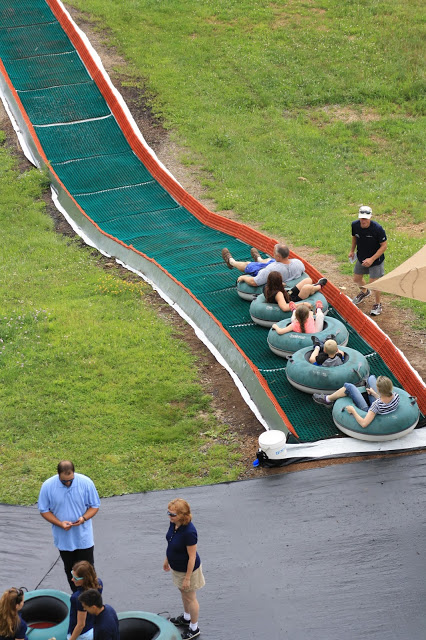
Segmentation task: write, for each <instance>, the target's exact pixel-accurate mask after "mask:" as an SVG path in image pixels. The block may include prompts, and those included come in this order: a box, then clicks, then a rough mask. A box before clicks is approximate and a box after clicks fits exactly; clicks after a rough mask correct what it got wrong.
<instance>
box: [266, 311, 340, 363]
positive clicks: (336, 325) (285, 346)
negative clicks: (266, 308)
mask: <svg viewBox="0 0 426 640" xmlns="http://www.w3.org/2000/svg"><path fill="white" fill-rule="evenodd" d="M288 324H290V320H282V321H281V322H279V323H278V326H279V327H286V326H287V325H288ZM330 333H334V335H335V336H336V342H337V344H338V345H339V346H344V345H346V344H347V343H348V340H349V332H348V330H347V328H346V327H345V325H344V324H343V322H340V320H336V319H335V318H329V317H328V316H327V317H326V318H325V319H324V328H323V330H322V331H319V332H318V333H296V332H295V331H289V333H284V334H283V335H279V334H278V333H277V332H276V331H275V330H273V329H270V330H269V333H268V346H269V348H270V350H271V351H272V352H273V353H275V354H276V355H277V356H281V357H282V358H286V357H287V356H290V355H292V354H293V353H295V352H296V351H299V349H304V348H305V347H308V346H310V347H312V336H317V337H318V338H319V339H320V340H322V341H324V340H325V339H326V337H327V336H328V335H329V334H330Z"/></svg>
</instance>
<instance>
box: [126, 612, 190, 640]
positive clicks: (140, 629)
mask: <svg viewBox="0 0 426 640" xmlns="http://www.w3.org/2000/svg"><path fill="white" fill-rule="evenodd" d="M117 617H118V624H119V628H120V640H178V638H180V633H178V631H177V629H176V627H175V626H174V624H172V623H171V622H170V621H169V620H166V618H163V617H162V616H158V615H156V614H155V613H150V612H148V611H125V612H123V613H119V614H117Z"/></svg>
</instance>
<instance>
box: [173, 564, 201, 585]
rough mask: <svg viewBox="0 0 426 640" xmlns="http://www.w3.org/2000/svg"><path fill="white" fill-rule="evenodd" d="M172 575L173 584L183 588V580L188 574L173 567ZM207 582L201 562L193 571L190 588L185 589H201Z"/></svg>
mask: <svg viewBox="0 0 426 640" xmlns="http://www.w3.org/2000/svg"><path fill="white" fill-rule="evenodd" d="M172 576H173V584H174V585H175V586H176V587H177V588H178V589H182V582H183V579H184V577H185V576H186V573H185V572H184V571H175V570H174V569H172ZM205 584H206V581H205V580H204V576H203V569H202V566H201V564H200V566H199V567H198V569H195V571H193V572H192V574H191V580H190V582H189V589H185V591H197V590H198V589H201V587H204V585H205Z"/></svg>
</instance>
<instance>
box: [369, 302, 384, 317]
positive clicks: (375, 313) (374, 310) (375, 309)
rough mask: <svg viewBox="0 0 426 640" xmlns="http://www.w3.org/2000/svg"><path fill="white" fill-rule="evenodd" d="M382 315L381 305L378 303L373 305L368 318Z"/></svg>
mask: <svg viewBox="0 0 426 640" xmlns="http://www.w3.org/2000/svg"><path fill="white" fill-rule="evenodd" d="M381 313H382V305H381V304H380V302H378V303H377V304H374V305H373V308H372V309H371V311H370V316H379V315H380V314H381Z"/></svg>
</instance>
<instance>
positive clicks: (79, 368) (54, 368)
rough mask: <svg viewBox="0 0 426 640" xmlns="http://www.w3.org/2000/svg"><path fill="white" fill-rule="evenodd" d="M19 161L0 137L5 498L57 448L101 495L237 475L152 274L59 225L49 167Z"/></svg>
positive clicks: (0, 436) (30, 495)
mask: <svg viewBox="0 0 426 640" xmlns="http://www.w3.org/2000/svg"><path fill="white" fill-rule="evenodd" d="M0 135H1V134H0ZM0 140H3V138H0ZM13 165H14V162H13V159H12V158H11V156H10V155H9V154H8V153H7V152H6V150H5V149H4V147H2V146H0V192H1V199H0V226H1V229H2V264H1V279H0V297H1V300H2V305H1V314H0V406H1V407H2V410H1V412H0V475H1V482H0V502H12V503H20V504H29V503H33V502H34V501H35V500H36V499H37V495H38V490H39V487H40V483H41V482H42V481H43V480H44V479H46V477H48V476H50V475H53V474H54V472H55V467H56V464H57V462H58V460H59V459H61V458H71V459H73V460H75V462H76V464H77V466H78V469H77V470H78V471H80V472H82V473H87V474H88V475H90V476H91V477H93V478H94V479H96V485H97V487H98V489H99V491H100V493H101V494H102V495H103V496H107V495H112V494H120V493H129V492H137V491H149V490H152V489H161V488H166V487H167V488H170V487H181V486H186V485H193V484H205V483H211V482H220V481H225V480H233V479H235V478H236V477H237V475H238V471H239V467H238V455H237V454H236V452H235V450H234V447H233V445H232V443H229V442H228V443H227V444H225V443H226V441H227V440H229V434H224V433H223V431H224V427H223V426H222V425H220V424H219V423H218V422H217V421H216V419H215V418H214V416H213V414H212V412H211V409H210V396H207V395H205V394H204V392H203V389H202V387H201V385H200V384H199V383H198V381H197V370H196V362H195V361H194V356H192V355H191V354H190V353H189V350H188V348H187V347H186V345H185V343H184V342H182V341H181V340H179V337H178V336H177V335H176V329H173V328H172V327H170V326H169V325H168V324H167V323H166V322H165V321H164V320H161V319H160V318H159V317H157V315H156V313H155V311H154V310H153V309H151V308H150V305H149V304H147V303H146V301H145V297H146V294H147V293H149V291H150V287H148V285H145V284H144V283H143V282H142V281H136V278H134V277H133V276H132V275H131V274H129V275H128V276H123V277H122V278H121V277H120V275H119V274H118V272H116V271H114V273H112V272H111V273H108V272H105V271H103V270H102V269H101V268H100V267H99V266H97V264H96V263H97V257H94V256H93V255H92V252H91V250H90V249H89V248H81V246H80V245H79V243H78V241H77V240H70V239H69V238H68V239H67V238H65V237H63V236H61V235H58V234H56V233H55V231H54V229H53V223H52V221H51V219H50V218H49V216H48V215H47V214H46V212H45V205H44V202H43V201H42V200H40V196H41V193H42V188H43V186H44V187H45V186H46V185H45V184H44V178H43V175H42V174H40V173H39V172H38V171H37V170H35V169H32V170H30V171H27V172H25V173H22V174H21V173H19V172H17V171H16V170H15V168H14V166H13ZM153 337H154V338H153Z"/></svg>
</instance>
